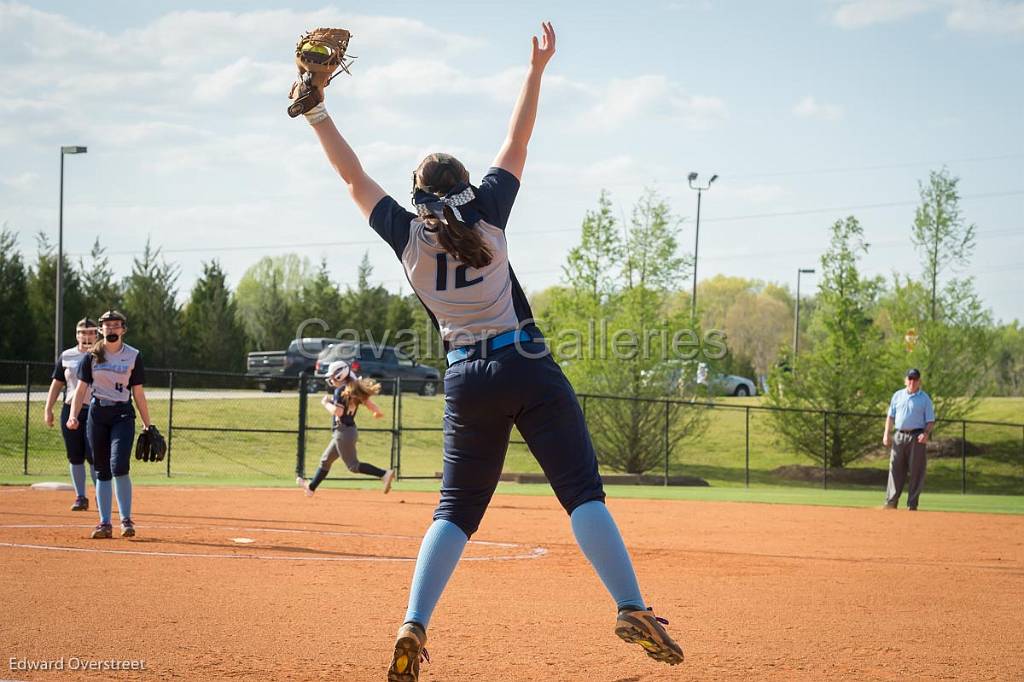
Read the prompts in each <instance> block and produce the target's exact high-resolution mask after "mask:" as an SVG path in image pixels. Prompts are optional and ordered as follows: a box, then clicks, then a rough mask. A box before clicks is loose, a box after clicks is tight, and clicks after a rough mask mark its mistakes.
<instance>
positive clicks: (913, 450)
mask: <svg viewBox="0 0 1024 682" xmlns="http://www.w3.org/2000/svg"><path fill="white" fill-rule="evenodd" d="M905 383H906V388H904V389H902V390H899V391H896V392H895V393H893V394H892V400H891V401H890V402H889V414H888V416H887V417H886V418H885V433H884V434H882V444H883V445H885V446H886V447H890V446H891V447H892V450H891V451H890V453H889V485H888V487H887V488H886V491H885V508H886V509H895V508H896V507H897V505H898V504H899V501H900V495H901V494H902V493H903V484H904V483H906V481H907V472H908V471H909V473H910V488H909V490H908V491H907V509H909V510H910V511H915V510H916V509H917V501H918V499H919V498H920V497H921V490H923V489H924V473H925V467H926V466H927V464H928V458H927V456H926V455H925V444H926V443H927V442H928V438H929V437H930V436H931V433H932V429H933V428H935V406H934V405H932V399H931V398H930V397H929V396H928V394H927V393H925V392H924V391H922V390H921V372H920V371H919V370H916V369H911V370H910V371H908V372H907V377H906V381H905ZM893 426H895V427H896V431H895V433H893V434H892V437H890V435H889V434H890V433H891V432H892V428H893Z"/></svg>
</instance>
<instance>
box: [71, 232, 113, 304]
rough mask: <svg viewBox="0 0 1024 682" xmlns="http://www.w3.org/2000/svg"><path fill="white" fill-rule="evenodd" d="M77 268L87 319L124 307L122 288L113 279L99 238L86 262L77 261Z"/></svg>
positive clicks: (111, 270) (111, 269) (82, 260)
mask: <svg viewBox="0 0 1024 682" xmlns="http://www.w3.org/2000/svg"><path fill="white" fill-rule="evenodd" d="M78 267H79V269H80V270H81V272H82V293H83V295H84V297H85V310H86V312H87V315H88V316H89V317H91V318H93V319H94V320H95V319H96V318H97V317H99V316H100V315H102V314H103V313H105V312H106V311H108V310H120V309H121V308H122V307H124V290H123V287H122V286H121V284H120V283H118V282H117V280H116V279H115V277H114V269H113V268H112V267H110V260H109V259H108V258H107V256H106V249H105V248H103V247H102V246H100V240H99V237H97V238H96V241H94V242H93V244H92V249H91V250H90V251H89V258H88V260H84V259H79V261H78ZM83 317H84V315H83Z"/></svg>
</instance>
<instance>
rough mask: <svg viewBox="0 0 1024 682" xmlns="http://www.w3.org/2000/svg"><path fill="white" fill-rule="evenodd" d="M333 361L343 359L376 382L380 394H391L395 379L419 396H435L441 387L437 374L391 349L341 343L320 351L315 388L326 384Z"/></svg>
mask: <svg viewBox="0 0 1024 682" xmlns="http://www.w3.org/2000/svg"><path fill="white" fill-rule="evenodd" d="M335 360H344V361H346V362H348V363H349V364H350V365H351V366H352V369H353V370H354V371H355V373H356V374H358V375H360V376H364V377H369V378H371V379H376V380H377V381H379V382H380V384H381V389H382V390H381V392H382V393H390V392H391V391H392V388H393V387H394V385H395V382H394V381H393V380H394V379H401V380H402V390H403V391H416V392H417V393H419V394H420V395H435V394H436V393H437V392H438V390H439V389H441V388H442V387H443V384H442V383H441V372H440V371H438V370H437V369H436V368H434V367H430V366H428V365H421V364H419V363H418V362H416V361H415V360H413V359H412V358H411V357H408V356H407V355H405V354H404V353H402V351H400V350H398V349H396V348H395V347H394V346H377V345H374V344H372V343H355V342H354V341H342V342H340V343H337V344H334V345H332V346H330V347H327V348H325V349H324V350H323V351H321V352H320V357H319V358H318V359H317V361H316V374H315V376H316V381H317V385H318V386H326V385H327V381H326V378H327V367H328V365H330V364H331V363H332V362H334V361H335Z"/></svg>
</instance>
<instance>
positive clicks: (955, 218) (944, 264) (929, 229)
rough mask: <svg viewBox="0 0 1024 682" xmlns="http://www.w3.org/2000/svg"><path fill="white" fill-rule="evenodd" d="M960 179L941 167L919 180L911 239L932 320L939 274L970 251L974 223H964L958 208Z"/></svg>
mask: <svg viewBox="0 0 1024 682" xmlns="http://www.w3.org/2000/svg"><path fill="white" fill-rule="evenodd" d="M959 183H960V179H959V178H956V177H953V176H952V175H950V173H949V171H947V170H946V169H945V168H943V169H942V170H940V171H932V172H931V173H930V174H929V175H928V184H927V185H925V184H923V183H922V184H920V192H921V204H920V205H919V206H918V207H917V211H916V212H915V214H914V226H913V229H912V230H911V239H912V241H913V242H914V246H916V247H917V248H918V252H919V253H920V254H921V259H922V261H923V263H924V272H923V273H922V276H923V277H922V278H923V280H924V282H925V285H926V287H927V289H928V292H929V294H930V296H929V307H928V309H929V310H930V313H931V314H930V317H929V319H930V320H931V321H932V322H935V321H937V320H938V319H939V307H940V300H939V296H940V291H939V277H940V276H941V274H942V272H943V271H945V270H947V269H949V268H957V267H958V266H963V265H965V264H966V262H967V261H969V260H970V256H971V253H972V252H973V251H974V244H975V241H974V236H975V226H974V225H973V224H970V225H968V224H967V223H966V221H965V219H964V216H963V213H962V212H961V211H960V192H959V191H958V190H957V185H958V184H959Z"/></svg>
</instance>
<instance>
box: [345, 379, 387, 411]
mask: <svg viewBox="0 0 1024 682" xmlns="http://www.w3.org/2000/svg"><path fill="white" fill-rule="evenodd" d="M378 393H380V384H378V383H377V382H376V381H374V380H373V379H351V378H350V379H349V380H348V381H346V382H345V388H344V389H342V391H341V395H342V396H343V397H344V398H345V399H346V400H354V401H355V402H356V403H358V404H360V405H362V404H363V403H365V402H366V401H367V400H369V399H370V398H372V397H373V396H375V395H377V394H378Z"/></svg>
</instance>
